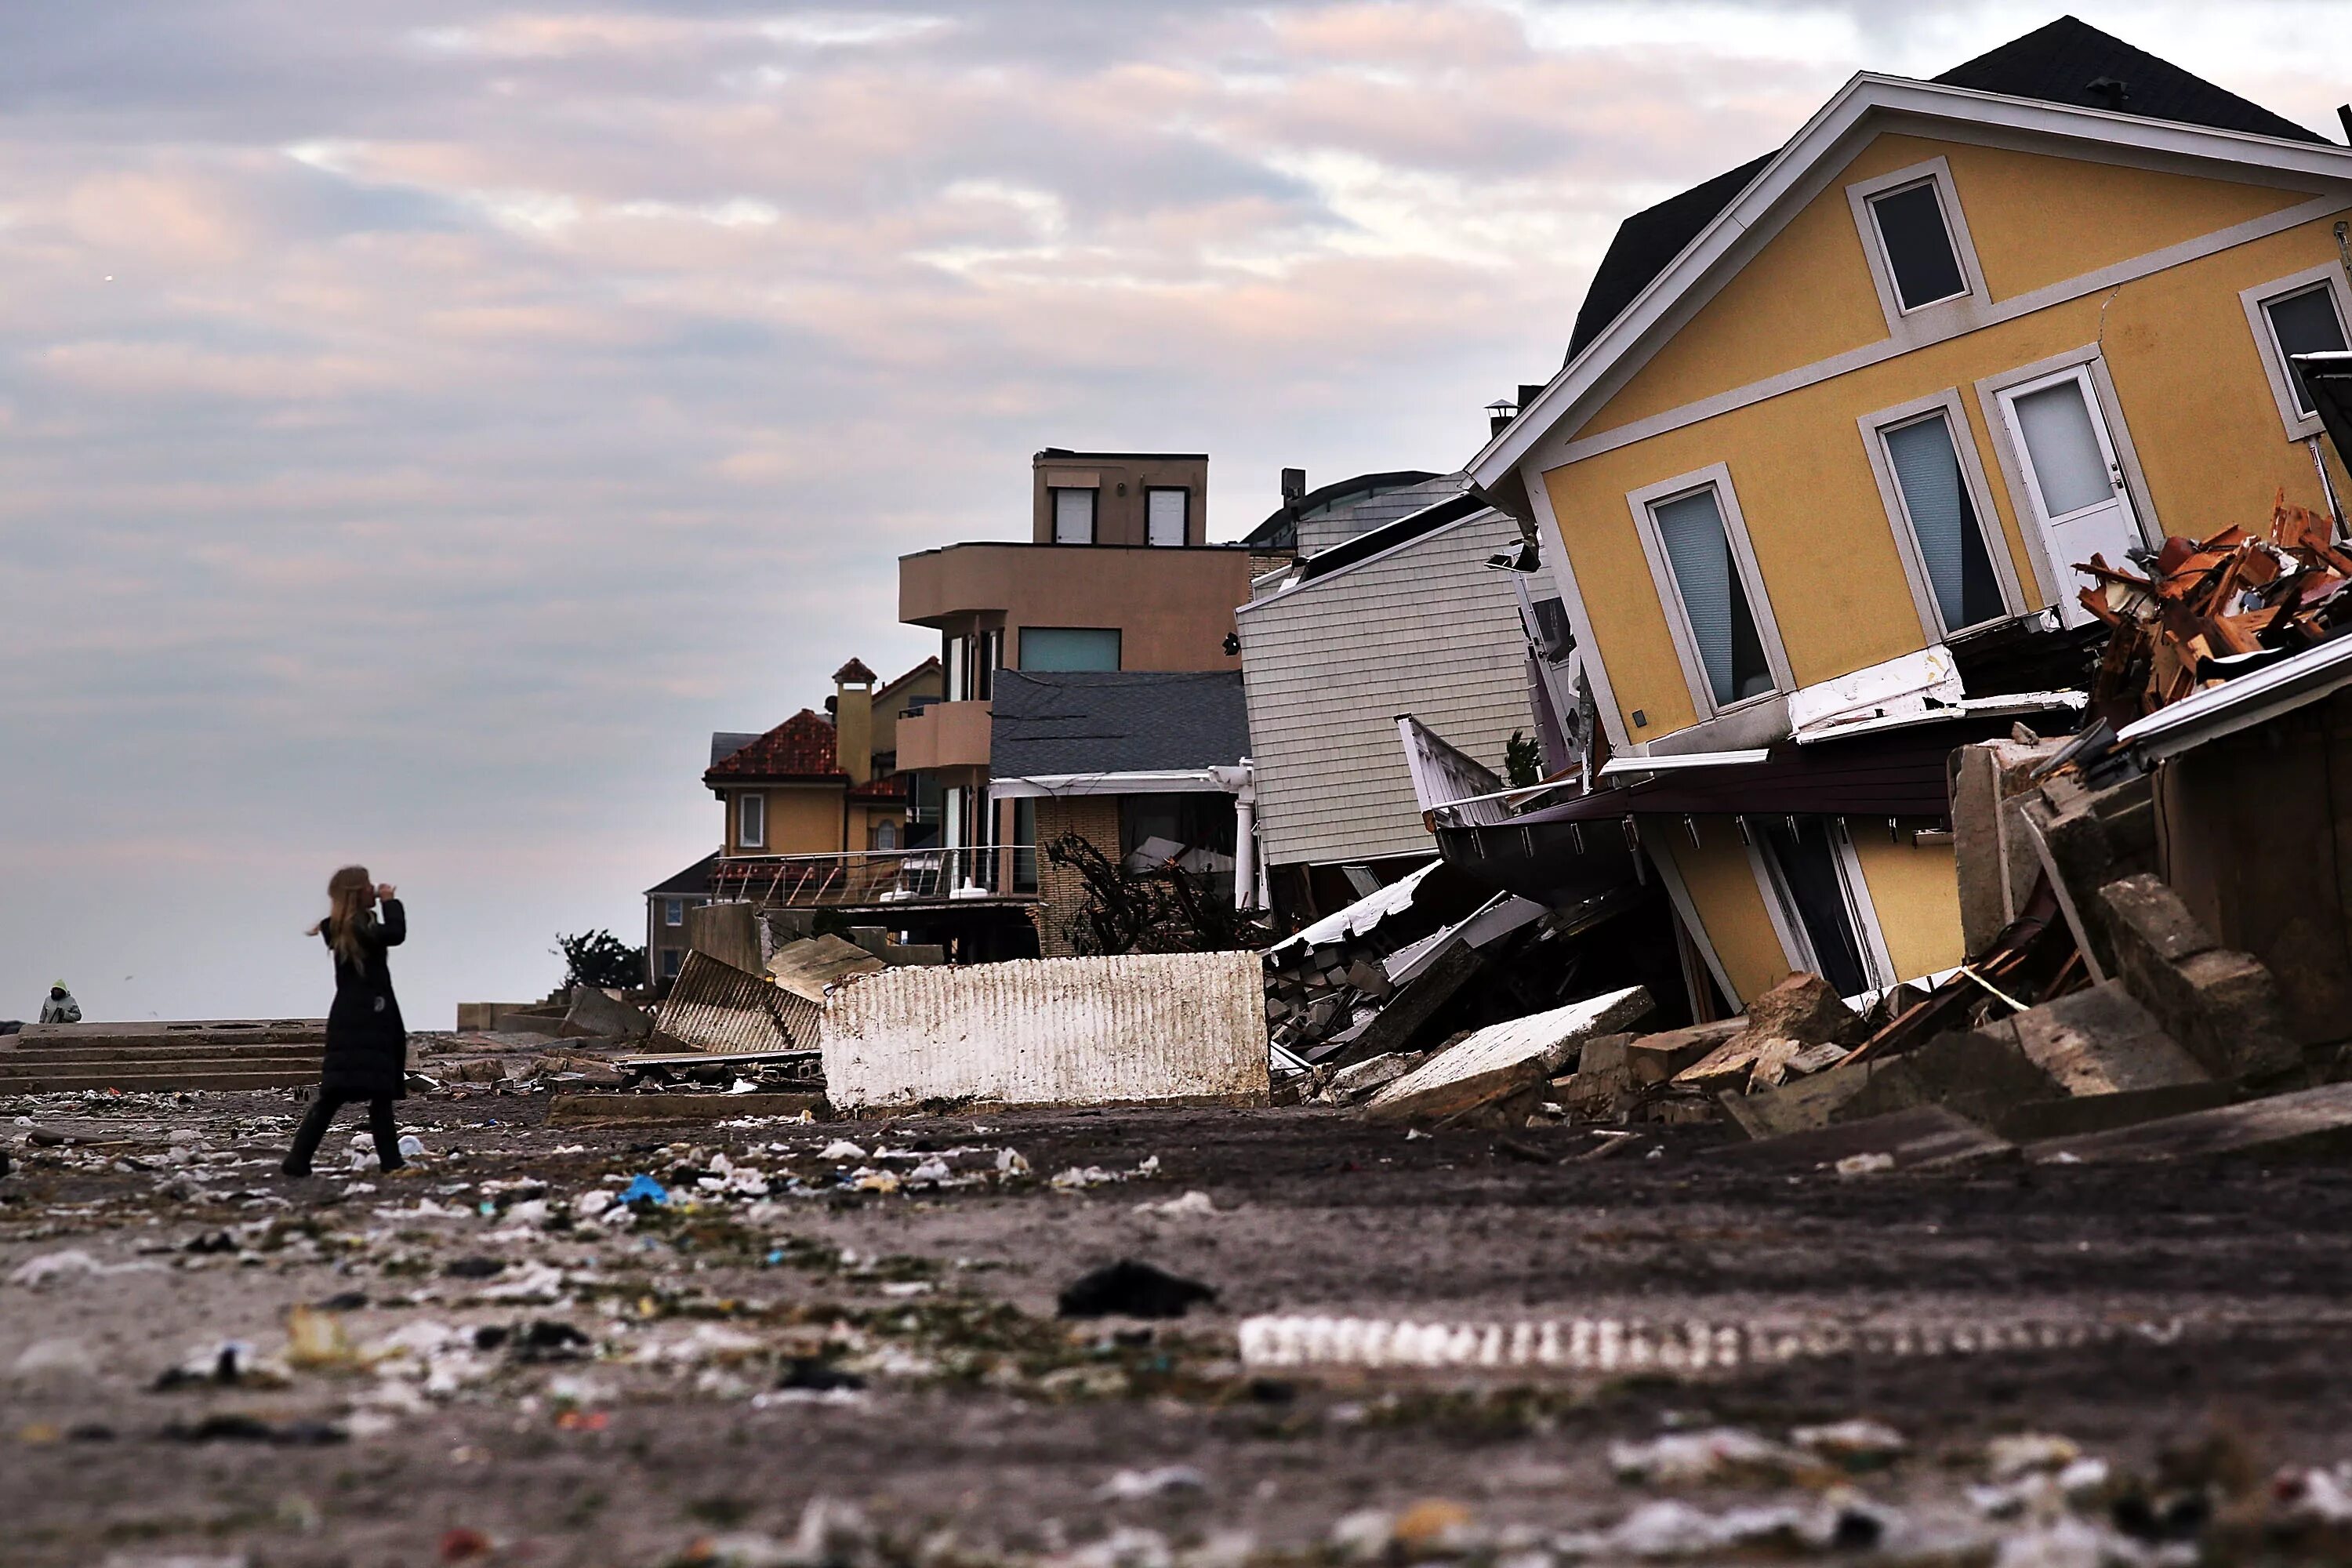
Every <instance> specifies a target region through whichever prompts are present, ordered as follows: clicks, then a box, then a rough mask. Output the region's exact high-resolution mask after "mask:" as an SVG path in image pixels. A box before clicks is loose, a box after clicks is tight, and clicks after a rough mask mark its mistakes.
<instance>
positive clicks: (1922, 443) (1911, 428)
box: [1885, 414, 2006, 631]
mask: <svg viewBox="0 0 2352 1568" xmlns="http://www.w3.org/2000/svg"><path fill="white" fill-rule="evenodd" d="M1885 440H1886V458H1887V462H1888V464H1889V465H1890V466H1891V467H1892V468H1894V470H1895V484H1896V486H1897V487H1899V488H1900V489H1901V490H1902V492H1903V509H1904V510H1905V511H1906V513H1908V514H1909V518H1910V523H1911V534H1912V537H1913V538H1914V539H1916V541H1917V542H1918V545H1919V557H1920V560H1921V562H1922V563H1923V564H1925V566H1926V567H1927V582H1928V585H1929V586H1930V588H1932V589H1933V591H1934V593H1935V596H1936V607H1937V609H1938V610H1939V611H1941V612H1942V614H1943V617H1944V629H1945V630H1946V631H1958V630H1959V629H1960V628H1961V627H1962V626H1975V625H1976V624H1977V623H1978V622H1979V621H1989V620H1991V619H1993V618H1994V617H1995V616H2000V614H2001V613H2002V612H2003V610H2004V609H2005V608H2006V606H2005V605H2003V604H2002V603H2001V597H2000V584H1999V581H1998V580H1997V579H1996V578H1995V577H1994V576H1993V570H1992V561H1991V559H1990V557H1989V556H1988V555H1987V554H1986V553H1985V542H1984V530H1983V528H1982V527H1981V526H1980V525H1979V522H1978V520H1977V513H1976V508H1975V506H1974V505H1973V504H1971V503H1970V501H1969V490H1968V486H1967V485H1966V484H1964V483H1963V482H1962V481H1961V479H1960V459H1959V455H1958V453H1957V452H1955V451H1954V450H1953V448H1952V430H1951V426H1950V425H1949V424H1948V422H1947V421H1946V419H1945V417H1944V416H1942V415H1941V414H1937V415H1935V416H1932V417H1930V418H1927V419H1922V420H1920V421H1919V422H1918V423H1916V424H1915V425H1905V426H1900V427H1899V428H1896V429H1893V430H1889V431H1886V432H1885Z"/></svg>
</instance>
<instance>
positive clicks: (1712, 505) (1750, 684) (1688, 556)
mask: <svg viewBox="0 0 2352 1568" xmlns="http://www.w3.org/2000/svg"><path fill="white" fill-rule="evenodd" d="M1650 517H1651V520H1652V521H1653V522H1654V524H1655V525H1656V528H1657V533H1658V541H1659V543H1660V544H1661V545H1662V546H1663V547H1664V552H1665V557H1666V563H1667V569H1668V570H1669V571H1670V572H1671V573H1672V574H1673V575H1674V583H1675V590H1676V593H1677V595H1678V596H1679V597H1680V598H1681V600H1682V606H1683V615H1684V616H1685V619H1686V620H1687V622H1688V623H1689V626H1690V632H1691V639H1692V641H1693V642H1694V643H1696V645H1697V653H1698V659H1699V664H1700V666H1701V668H1703V670H1704V671H1705V674H1706V685H1707V691H1708V695H1709V696H1710V697H1711V698H1712V699H1713V700H1714V702H1715V706H1717V708H1727V707H1730V706H1731V705H1732V704H1733V703H1736V702H1744V701H1746V700H1748V698H1751V697H1760V696H1763V695H1764V694H1765V693H1767V692H1769V691H1770V690H1771V689H1773V688H1772V673H1771V671H1770V669H1769V668H1768V667H1767V666H1766V664H1765V661H1764V643H1763V639H1762V638H1761V637H1759V635H1758V633H1757V629H1756V616H1755V613H1754V611H1753V610H1752V609H1750V607H1749V605H1748V587H1747V584H1745V583H1744V582H1742V581H1741V574H1740V570H1739V563H1738V561H1737V560H1736V559H1735V558H1734V557H1733V555H1732V551H1731V538H1730V534H1729V532H1728V531H1727V529H1726V528H1725V527H1724V523H1723V508H1722V504H1721V502H1720V501H1719V500H1717V490H1716V487H1715V486H1714V485H1712V484H1708V485H1704V486H1702V487H1700V488H1699V489H1696V490H1692V491H1690V492H1689V493H1687V494H1685V495H1680V496H1675V497H1673V498H1671V499H1669V500H1658V501H1652V502H1651V503H1650Z"/></svg>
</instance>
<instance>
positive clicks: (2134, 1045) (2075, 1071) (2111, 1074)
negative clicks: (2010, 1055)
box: [2011, 980, 2213, 1096]
mask: <svg viewBox="0 0 2352 1568" xmlns="http://www.w3.org/2000/svg"><path fill="white" fill-rule="evenodd" d="M2011 1023H2012V1024H2013V1025H2014V1026H2015V1027H2016V1031H2017V1043H2018V1045H2019V1047H2020V1048H2021V1049H2022V1050H2023V1051H2024V1052H2025V1054H2026V1057H2027V1058H2029V1059H2030V1060H2032V1063H2033V1064H2034V1065H2035V1066H2036V1067H2038V1068H2041V1069H2042V1071H2044V1072H2046V1073H2048V1074H2049V1075H2050V1076H2051V1078H2052V1079H2054V1080H2056V1082H2057V1085H2058V1087H2059V1088H2060V1089H2063V1090H2064V1091H2065V1092H2066V1093H2068V1094H2071V1095H2102V1096H2104V1095H2112V1094H2120V1093H2125V1092H2127V1091H2129V1090H2133V1089H2162V1088H2166V1087H2168V1086H2170V1085H2174V1084H2188V1083H2208V1082H2210V1081H2211V1080H2212V1077H2213V1075H2212V1074H2211V1073H2209V1072H2207V1071H2206V1070H2205V1069H2204V1068H2202V1067H2201V1066H2200V1065H2199V1064H2198V1061H2197V1058H2194V1057H2192V1056H2190V1055H2189V1053H2188V1052H2187V1051H2185V1050H2183V1049H2182V1048H2181V1047H2180V1046H2179V1042H2177V1041H2175V1040H2174V1039H2173V1038H2172V1037H2170V1036H2168V1035H2167V1034H2166V1033H2165V1032H2164V1030H2163V1029H2162V1028H2161V1027H2159V1026H2158V1024H2157V1021H2156V1019H2155V1017H2154V1016H2152V1015H2150V1014H2149V1012H2148V1010H2147V1008H2145V1007H2143V1006H2141V1005H2139V1003H2138V1002H2137V1001H2136V1000H2134V999H2133V997H2132V994H2131V993H2130V992H2129V991H2128V990H2126V988H2125V987H2124V985H2123V984H2121V983H2120V982H2118V981H2113V980H2110V981H2108V982H2106V983H2105V984H2101V985H2094V986H2091V987H2090V988H2089V989H2087V990H2084V991H2077V992H2074V994H2071V995H2067V996H2061V997H2058V998H2057V999H2056V1000H2054V1001H2051V1002H2045V1003H2043V1004H2042V1005H2041V1006H2039V1007H2034V1008H2032V1009H2029V1010H2028V1011H2026V1012H2023V1013H2020V1014H2018V1015H2017V1016H2016V1017H2014V1018H2013V1019H2011Z"/></svg>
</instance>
